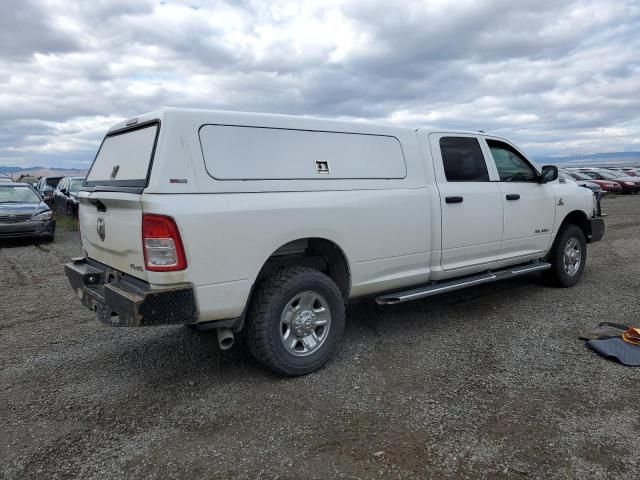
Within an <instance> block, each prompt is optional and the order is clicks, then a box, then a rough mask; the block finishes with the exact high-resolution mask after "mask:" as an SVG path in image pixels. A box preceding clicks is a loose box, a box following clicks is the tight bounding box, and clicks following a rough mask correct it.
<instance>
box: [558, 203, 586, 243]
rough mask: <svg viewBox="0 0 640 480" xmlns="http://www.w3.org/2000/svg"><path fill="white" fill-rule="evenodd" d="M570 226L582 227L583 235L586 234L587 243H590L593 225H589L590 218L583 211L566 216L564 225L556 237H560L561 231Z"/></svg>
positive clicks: (560, 227) (559, 228)
mask: <svg viewBox="0 0 640 480" xmlns="http://www.w3.org/2000/svg"><path fill="white" fill-rule="evenodd" d="M569 224H571V225H577V226H578V227H580V229H581V230H582V233H584V238H585V239H586V240H587V242H588V241H589V237H590V236H591V225H590V224H589V217H588V216H587V214H586V213H584V212H583V211H582V210H573V211H571V212H569V213H568V214H567V215H565V217H564V219H563V220H562V223H561V224H560V226H559V227H558V231H557V232H556V237H557V236H558V233H559V232H560V230H562V227H564V226H565V225H569Z"/></svg>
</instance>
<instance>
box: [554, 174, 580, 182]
mask: <svg viewBox="0 0 640 480" xmlns="http://www.w3.org/2000/svg"><path fill="white" fill-rule="evenodd" d="M558 178H560V179H561V180H564V181H565V182H569V183H576V181H575V179H574V178H573V177H572V176H571V175H569V174H567V173H563V172H560V173H559V174H558Z"/></svg>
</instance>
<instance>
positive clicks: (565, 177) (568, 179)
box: [558, 171, 606, 195]
mask: <svg viewBox="0 0 640 480" xmlns="http://www.w3.org/2000/svg"><path fill="white" fill-rule="evenodd" d="M558 179H559V180H560V181H561V182H565V183H575V184H576V185H578V186H579V187H584V188H588V189H589V190H591V191H592V192H593V193H598V194H602V195H604V194H605V193H606V192H605V191H604V190H603V189H602V188H601V187H600V185H598V184H597V183H594V182H591V181H587V180H577V179H575V178H573V177H572V176H571V175H569V174H568V173H566V172H564V171H561V172H559V173H558Z"/></svg>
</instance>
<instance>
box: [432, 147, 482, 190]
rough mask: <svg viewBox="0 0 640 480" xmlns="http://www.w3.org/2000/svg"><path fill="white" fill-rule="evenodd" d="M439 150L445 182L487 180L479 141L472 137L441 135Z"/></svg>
mask: <svg viewBox="0 0 640 480" xmlns="http://www.w3.org/2000/svg"><path fill="white" fill-rule="evenodd" d="M440 152H441V153H442V164H443V166H444V174H445V176H446V178H447V182H488V181H489V172H488V170H487V163H486V162H485V159H484V155H483V154H482V149H481V148H480V142H478V139H477V138H474V137H442V138H441V139H440Z"/></svg>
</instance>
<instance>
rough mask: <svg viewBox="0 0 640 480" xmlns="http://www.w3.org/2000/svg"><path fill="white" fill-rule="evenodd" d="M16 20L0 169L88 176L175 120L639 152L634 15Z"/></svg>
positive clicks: (295, 4) (143, 12)
mask: <svg viewBox="0 0 640 480" xmlns="http://www.w3.org/2000/svg"><path fill="white" fill-rule="evenodd" d="M13 3H14V4H13V5H12V6H11V7H12V8H7V9H5V11H4V12H3V16H2V17H1V18H0V105H2V108H1V109H0V164H16V162H17V163H18V165H19V166H25V165H34V164H43V165H47V166H64V165H69V166H71V165H73V166H77V165H82V164H87V163H88V162H90V161H91V160H92V158H93V156H94V154H95V151H96V149H97V147H98V145H99V142H100V139H101V137H102V136H103V135H104V132H105V131H106V129H107V128H108V126H109V125H110V124H112V123H115V122H116V121H118V120H120V119H122V118H126V117H131V116H135V115H136V114H139V113H142V112H145V111H149V110H153V109H156V108H158V107H160V106H164V105H169V106H187V107H199V108H220V109H230V110H245V111H264V112H274V113H291V114H299V115H317V116H328V117H335V118H343V119H357V120H368V121H380V122H391V123H394V124H399V125H406V126H411V127H445V128H456V129H472V130H479V129H482V130H485V131H493V132H496V133H499V134H502V135H505V136H507V137H509V138H511V139H513V140H514V141H516V142H517V143H519V144H520V145H521V146H523V148H524V149H525V151H527V152H529V153H531V154H532V155H533V156H534V157H535V156H546V155H559V154H575V153H595V152H601V151H621V150H637V149H638V146H639V144H640V140H639V139H640V115H639V114H638V112H639V111H640V108H639V107H640V53H639V52H640V4H638V3H637V2H636V1H633V0H629V1H615V0H572V1H567V2H557V1H555V0H553V1H552V0H541V1H540V2H535V3H531V2H512V1H507V0H491V1H472V0H458V1H457V2H451V1H444V0H430V1H423V2H417V1H416V2H395V3H389V2H372V1H368V0H327V1H324V2H313V1H306V2H302V1H285V0H272V1H270V2H263V1H258V0H244V1H241V2H237V1H231V0H229V1H223V0H219V1H211V2H209V1H207V2H205V1H202V2H200V1H198V0H193V1H170V0H167V1H153V0H138V1H135V2H131V1H129V0H126V1H125V0H111V1H108V0H93V1H92V2H66V1H63V0H41V1H35V0H30V1H21V2H17V1H16V2H13Z"/></svg>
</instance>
